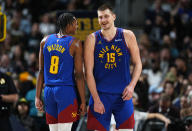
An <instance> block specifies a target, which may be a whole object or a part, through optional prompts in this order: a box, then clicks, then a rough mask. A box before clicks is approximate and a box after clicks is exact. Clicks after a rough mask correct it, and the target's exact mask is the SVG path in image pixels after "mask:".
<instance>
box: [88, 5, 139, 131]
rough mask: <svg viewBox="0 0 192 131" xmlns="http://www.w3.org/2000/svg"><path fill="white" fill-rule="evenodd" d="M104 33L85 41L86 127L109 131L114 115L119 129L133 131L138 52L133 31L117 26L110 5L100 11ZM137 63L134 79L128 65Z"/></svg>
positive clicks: (96, 34)
mask: <svg viewBox="0 0 192 131" xmlns="http://www.w3.org/2000/svg"><path fill="white" fill-rule="evenodd" d="M97 13H98V21H99V24H100V26H101V30H99V31H96V32H94V33H92V34H90V35H89V36H88V37H87V39H86V42H85V67H86V79H87V84H88V88H89V90H90V92H91V97H90V101H89V111H88V121H87V128H88V129H89V130H99V131H109V126H110V120H111V114H114V117H115V121H116V128H117V129H122V130H124V131H125V130H133V127H134V114H133V103H132V95H133V92H134V87H135V85H136V83H137V81H138V78H139V76H140V73H141V70H142V64H141V60H140V54H139V49H138V46H137V42H136V38H135V35H134V34H133V32H131V31H130V30H125V29H121V28H117V27H115V25H114V21H115V18H116V16H115V14H114V13H113V11H112V8H111V7H110V6H108V5H102V6H100V7H99V8H98V11H97ZM130 58H131V59H132V62H133V64H134V70H133V76H132V79H131V76H130V71H129V64H130V60H129V59H130Z"/></svg>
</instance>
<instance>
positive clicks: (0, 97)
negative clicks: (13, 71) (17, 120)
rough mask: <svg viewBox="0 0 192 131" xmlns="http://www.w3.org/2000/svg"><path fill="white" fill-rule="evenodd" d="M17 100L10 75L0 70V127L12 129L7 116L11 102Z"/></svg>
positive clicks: (7, 129) (3, 130)
mask: <svg viewBox="0 0 192 131" xmlns="http://www.w3.org/2000/svg"><path fill="white" fill-rule="evenodd" d="M17 100H18V94H17V90H16V88H15V85H14V83H13V80H12V78H11V77H10V76H8V75H6V74H4V73H2V72H0V118H1V119H0V129H1V130H2V131H12V128H11V124H10V121H9V116H10V114H11V107H12V105H13V103H16V102H17Z"/></svg>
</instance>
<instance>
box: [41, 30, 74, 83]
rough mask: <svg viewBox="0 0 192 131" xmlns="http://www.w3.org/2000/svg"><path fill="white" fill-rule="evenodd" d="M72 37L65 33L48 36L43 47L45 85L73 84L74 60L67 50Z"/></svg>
mask: <svg viewBox="0 0 192 131" xmlns="http://www.w3.org/2000/svg"><path fill="white" fill-rule="evenodd" d="M73 39H74V38H73V37H72V36H67V35H64V36H62V37H61V38H58V36H57V34H52V35H50V36H48V38H47V40H46V42H45V45H44V48H43V55H44V80H45V85H67V86H74V83H75V82H74V61H73V57H72V56H71V55H70V52H69V49H70V45H71V43H72V41H73Z"/></svg>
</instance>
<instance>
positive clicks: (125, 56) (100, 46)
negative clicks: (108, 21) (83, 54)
mask: <svg viewBox="0 0 192 131" xmlns="http://www.w3.org/2000/svg"><path fill="white" fill-rule="evenodd" d="M95 38H96V43H95V52H94V77H95V81H96V87H97V90H98V91H100V92H106V93H116V94H121V93H122V92H123V90H124V88H125V87H126V86H127V85H128V84H129V83H130V81H131V76H130V71H129V64H130V52H129V49H128V47H127V45H126V42H125V39H124V35H123V29H121V28H117V31H116V35H115V37H114V38H113V39H112V40H111V41H107V40H106V39H105V38H104V37H103V35H102V33H101V30H99V31H97V32H95Z"/></svg>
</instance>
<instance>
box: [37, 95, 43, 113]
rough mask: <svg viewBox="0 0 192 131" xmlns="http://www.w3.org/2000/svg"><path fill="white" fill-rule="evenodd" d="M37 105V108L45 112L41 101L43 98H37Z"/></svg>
mask: <svg viewBox="0 0 192 131" xmlns="http://www.w3.org/2000/svg"><path fill="white" fill-rule="evenodd" d="M35 107H36V108H37V110H39V111H41V112H43V111H44V110H43V102H42V101H41V99H39V98H35Z"/></svg>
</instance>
